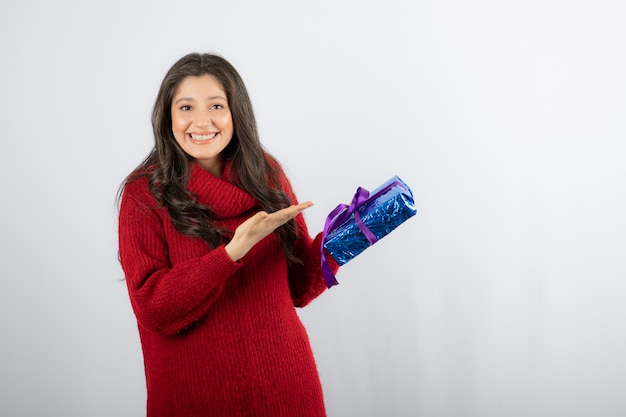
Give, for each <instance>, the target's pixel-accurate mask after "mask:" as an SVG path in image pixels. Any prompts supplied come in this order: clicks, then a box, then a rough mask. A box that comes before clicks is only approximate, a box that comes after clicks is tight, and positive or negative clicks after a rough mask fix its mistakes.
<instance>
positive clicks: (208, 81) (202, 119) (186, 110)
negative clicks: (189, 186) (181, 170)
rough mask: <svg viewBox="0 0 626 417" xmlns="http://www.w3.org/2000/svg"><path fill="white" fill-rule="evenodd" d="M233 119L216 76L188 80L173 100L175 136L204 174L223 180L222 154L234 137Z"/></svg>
mask: <svg viewBox="0 0 626 417" xmlns="http://www.w3.org/2000/svg"><path fill="white" fill-rule="evenodd" d="M233 131H234V127H233V119H232V115H231V113H230V108H229V107H228V100H227V99H226V93H225V92H224V89H223V88H222V85H221V84H220V83H219V82H218V81H217V79H215V77H213V76H212V75H208V74H206V75H202V76H199V77H187V78H185V79H183V81H182V82H181V83H180V85H179V86H178V90H177V91H176V94H175V95H174V98H173V99H172V132H173V133H174V138H176V142H178V145H179V146H180V147H181V148H182V149H183V150H184V151H185V152H186V153H187V154H188V155H190V156H191V157H192V158H194V160H195V161H196V162H197V163H198V165H200V166H201V167H202V168H203V169H204V170H206V171H208V172H210V173H212V174H213V175H215V176H217V177H219V176H221V173H222V169H223V167H224V158H223V156H222V151H223V150H224V148H226V146H227V145H228V144H229V143H230V140H231V139H232V137H233Z"/></svg>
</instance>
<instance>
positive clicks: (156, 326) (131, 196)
mask: <svg viewBox="0 0 626 417" xmlns="http://www.w3.org/2000/svg"><path fill="white" fill-rule="evenodd" d="M164 213H166V210H165V209H158V208H155V201H154V199H153V198H152V195H151V194H150V193H149V191H148V188H147V184H146V183H145V182H144V181H141V180H137V181H134V182H132V183H129V184H127V185H126V187H125V190H124V193H123V196H122V201H121V205H120V215H119V249H120V260H121V263H122V268H123V270H124V273H125V277H126V283H127V286H128V291H129V294H130V299H131V304H132V307H133V310H134V312H135V314H136V316H137V320H138V322H139V324H140V325H141V326H143V327H145V328H147V329H149V330H152V331H155V332H159V333H164V334H174V333H177V332H179V331H180V330H182V329H185V328H186V327H188V326H189V325H191V324H192V323H194V322H195V321H196V320H198V318H200V317H201V316H202V315H203V314H204V313H205V312H206V311H207V309H208V308H209V306H210V305H211V303H212V302H213V301H214V300H215V299H216V298H217V297H218V296H219V294H220V293H221V291H222V289H223V287H224V284H225V282H226V280H227V279H228V278H229V277H230V276H232V275H233V274H234V273H235V272H236V271H237V270H238V269H239V268H240V267H241V263H237V262H233V261H232V260H231V259H230V258H229V257H228V255H227V254H226V251H225V250H224V246H220V247H218V248H216V249H214V250H209V248H208V245H207V244H206V243H204V242H202V241H200V240H199V239H196V240H197V242H194V245H189V246H190V247H189V251H190V252H191V253H190V254H189V258H188V259H186V260H184V261H182V262H177V263H176V265H175V266H172V262H171V260H170V253H169V251H168V245H167V243H166V242H167V240H168V237H167V236H166V234H170V235H176V234H177V232H176V231H175V230H174V228H173V226H171V222H169V217H167V216H166V215H165V214H164ZM181 237H182V236H181ZM174 238H177V236H174ZM169 240H170V241H172V236H170V237H169ZM180 241H181V244H183V243H182V242H183V239H180Z"/></svg>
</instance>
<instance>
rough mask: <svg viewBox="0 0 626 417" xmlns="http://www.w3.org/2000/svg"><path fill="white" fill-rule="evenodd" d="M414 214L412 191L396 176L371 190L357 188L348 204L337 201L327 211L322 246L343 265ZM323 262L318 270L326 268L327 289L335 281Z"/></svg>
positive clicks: (415, 211)
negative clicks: (334, 207) (333, 206)
mask: <svg viewBox="0 0 626 417" xmlns="http://www.w3.org/2000/svg"><path fill="white" fill-rule="evenodd" d="M416 213H417V210H416V208H415V203H414V201H413V193H412V192H411V190H410V188H409V187H408V186H407V185H406V184H405V183H404V181H402V180H401V179H400V178H398V177H397V176H394V177H392V178H391V179H389V180H388V181H387V182H385V183H384V184H382V185H381V186H380V187H378V188H377V189H375V190H374V191H372V192H371V193H370V192H368V191H367V190H365V189H363V188H359V189H358V190H357V192H356V194H355V196H354V199H353V200H352V204H350V205H349V206H348V205H344V204H340V205H339V206H338V207H337V208H336V209H335V210H333V212H331V213H330V214H329V216H328V218H327V220H326V226H325V228H324V245H323V248H324V249H326V250H327V251H328V253H329V254H330V255H331V256H332V257H333V259H334V260H335V261H337V263H338V264H339V265H344V264H345V263H347V262H348V261H350V260H351V259H353V258H355V257H356V256H357V255H359V254H360V253H361V252H363V251H364V250H365V249H367V248H368V247H370V246H371V245H373V244H374V243H376V242H377V241H378V240H380V239H382V238H383V237H385V236H387V235H388V234H389V233H391V232H392V231H393V230H394V229H395V228H397V227H398V226H399V225H400V224H402V223H404V222H405V221H406V220H408V219H409V218H411V217H412V216H414V215H415V214H416ZM322 252H323V251H322ZM323 255H324V254H323ZM324 262H325V260H323V261H322V263H323V265H322V270H323V271H324V269H326V270H327V271H325V272H324V278H325V280H326V285H327V286H328V287H329V288H330V287H331V286H332V285H335V284H337V281H336V280H335V279H334V274H332V273H331V274H330V275H332V276H329V274H328V268H324Z"/></svg>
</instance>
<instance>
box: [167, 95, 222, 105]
mask: <svg viewBox="0 0 626 417" xmlns="http://www.w3.org/2000/svg"><path fill="white" fill-rule="evenodd" d="M216 99H219V100H224V101H227V100H226V98H225V97H222V96H211V97H207V99H206V100H207V101H211V100H216ZM179 101H196V100H195V99H193V98H191V97H181V98H179V99H178V100H176V101H175V102H174V104H176V103H178V102H179Z"/></svg>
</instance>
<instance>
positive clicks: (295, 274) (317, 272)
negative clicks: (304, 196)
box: [281, 175, 339, 307]
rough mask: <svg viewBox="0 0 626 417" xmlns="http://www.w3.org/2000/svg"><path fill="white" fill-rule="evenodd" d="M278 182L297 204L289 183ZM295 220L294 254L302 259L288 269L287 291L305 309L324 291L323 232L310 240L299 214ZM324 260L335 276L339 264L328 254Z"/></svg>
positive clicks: (285, 179) (294, 301) (301, 216)
mask: <svg viewBox="0 0 626 417" xmlns="http://www.w3.org/2000/svg"><path fill="white" fill-rule="evenodd" d="M281 181H282V183H281V187H282V189H283V190H284V191H285V193H286V194H287V196H288V197H289V199H290V200H291V202H292V204H297V202H298V200H297V197H296V195H295V193H294V192H293V189H292V187H291V184H290V183H289V180H288V179H287V178H286V177H285V176H284V175H283V176H282V178H281ZM295 220H296V228H297V230H298V239H297V241H296V244H295V248H294V253H295V255H296V256H297V257H298V258H300V259H301V260H302V263H294V264H292V265H291V266H290V267H289V289H290V291H291V298H292V299H293V303H294V306H296V307H304V306H306V305H307V304H309V303H310V302H311V301H313V300H314V299H315V298H317V297H318V296H319V295H320V294H322V293H323V292H324V291H325V290H326V288H327V287H326V284H325V282H324V278H323V275H322V269H321V245H322V233H319V234H317V235H316V237H315V239H311V237H310V235H309V231H308V228H307V225H306V222H305V221H304V217H303V215H302V214H300V215H298V216H297V217H296V219H295ZM326 258H327V260H328V262H329V265H330V267H331V269H332V271H333V273H336V272H337V270H338V269H339V264H337V263H336V262H335V260H334V259H333V258H332V256H329V255H327V256H326Z"/></svg>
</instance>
